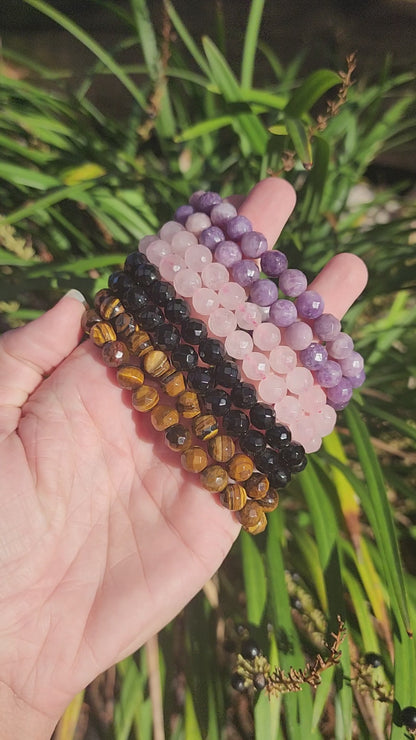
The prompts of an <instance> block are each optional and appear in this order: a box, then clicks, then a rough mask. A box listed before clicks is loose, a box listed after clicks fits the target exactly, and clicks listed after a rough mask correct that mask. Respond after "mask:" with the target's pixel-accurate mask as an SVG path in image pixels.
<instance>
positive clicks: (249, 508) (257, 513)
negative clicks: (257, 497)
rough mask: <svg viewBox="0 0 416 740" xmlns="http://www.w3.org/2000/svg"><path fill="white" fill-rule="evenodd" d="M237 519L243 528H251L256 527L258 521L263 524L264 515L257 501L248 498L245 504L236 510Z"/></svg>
mask: <svg viewBox="0 0 416 740" xmlns="http://www.w3.org/2000/svg"><path fill="white" fill-rule="evenodd" d="M237 519H238V520H239V522H240V523H241V525H242V526H243V527H244V529H251V528H252V527H256V526H257V525H259V524H260V523H261V524H263V521H264V519H266V515H265V513H264V511H263V510H262V509H261V508H260V506H259V505H258V503H257V501H253V500H251V499H250V500H248V501H247V503H246V505H245V506H244V507H243V508H242V509H241V510H240V511H238V512H237Z"/></svg>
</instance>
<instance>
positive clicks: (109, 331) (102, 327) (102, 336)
mask: <svg viewBox="0 0 416 740" xmlns="http://www.w3.org/2000/svg"><path fill="white" fill-rule="evenodd" d="M90 337H91V339H92V341H93V342H94V344H95V345H96V346H97V347H102V346H103V345H104V344H106V342H115V341H116V339H117V336H116V333H115V331H114V329H113V327H112V326H111V324H108V323H107V322H106V321H99V322H98V323H96V324H93V326H91V329H90Z"/></svg>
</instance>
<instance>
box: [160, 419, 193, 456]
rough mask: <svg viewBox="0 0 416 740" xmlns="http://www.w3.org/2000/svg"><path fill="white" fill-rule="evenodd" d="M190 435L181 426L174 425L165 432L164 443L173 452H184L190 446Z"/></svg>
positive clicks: (187, 430)
mask: <svg viewBox="0 0 416 740" xmlns="http://www.w3.org/2000/svg"><path fill="white" fill-rule="evenodd" d="M191 440H192V435H191V432H190V431H189V429H187V428H186V427H184V426H183V424H174V425H172V426H170V427H169V428H168V429H167V430H166V434H165V442H166V444H167V446H168V447H169V449H170V450H173V452H185V450H188V449H189V447H190V446H191Z"/></svg>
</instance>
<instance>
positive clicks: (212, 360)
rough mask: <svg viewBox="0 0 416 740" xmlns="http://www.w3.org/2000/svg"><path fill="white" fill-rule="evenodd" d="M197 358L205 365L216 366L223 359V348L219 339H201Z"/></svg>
mask: <svg viewBox="0 0 416 740" xmlns="http://www.w3.org/2000/svg"><path fill="white" fill-rule="evenodd" d="M198 353H199V356H200V358H201V360H202V362H206V363H207V365H218V364H219V363H220V362H222V361H223V359H224V357H225V347H224V345H223V343H222V342H220V340H219V339H202V340H201V341H200V343H199V349H198Z"/></svg>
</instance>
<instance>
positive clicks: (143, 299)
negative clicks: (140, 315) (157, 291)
mask: <svg viewBox="0 0 416 740" xmlns="http://www.w3.org/2000/svg"><path fill="white" fill-rule="evenodd" d="M123 303H124V306H125V308H126V309H127V311H130V312H131V313H134V314H136V313H137V312H138V311H141V310H142V308H146V306H151V305H152V302H151V300H150V299H149V296H148V295H147V293H146V291H145V290H144V289H143V288H140V287H139V286H138V285H133V286H132V287H130V288H128V289H127V290H126V292H125V293H124V295H123Z"/></svg>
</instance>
